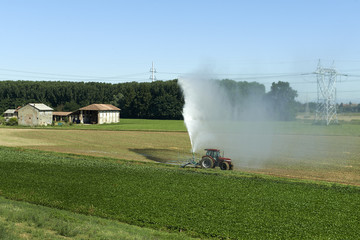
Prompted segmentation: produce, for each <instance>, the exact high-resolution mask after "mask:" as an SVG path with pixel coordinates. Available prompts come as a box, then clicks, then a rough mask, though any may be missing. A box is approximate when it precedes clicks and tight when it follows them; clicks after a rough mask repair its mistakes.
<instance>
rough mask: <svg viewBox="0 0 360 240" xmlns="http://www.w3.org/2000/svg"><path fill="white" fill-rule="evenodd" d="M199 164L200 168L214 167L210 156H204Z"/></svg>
mask: <svg viewBox="0 0 360 240" xmlns="http://www.w3.org/2000/svg"><path fill="white" fill-rule="evenodd" d="M200 166H201V168H213V167H214V162H213V160H212V159H211V158H209V157H204V158H203V159H201V161H200Z"/></svg>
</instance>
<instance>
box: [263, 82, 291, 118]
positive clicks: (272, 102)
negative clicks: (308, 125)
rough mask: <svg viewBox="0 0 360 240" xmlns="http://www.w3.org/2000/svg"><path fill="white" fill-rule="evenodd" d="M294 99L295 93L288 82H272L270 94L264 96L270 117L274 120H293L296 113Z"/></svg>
mask: <svg viewBox="0 0 360 240" xmlns="http://www.w3.org/2000/svg"><path fill="white" fill-rule="evenodd" d="M296 97H297V91H295V90H294V89H292V88H291V87H290V84H289V83H288V82H281V81H279V82H277V83H275V82H273V83H272V85H271V90H270V92H268V93H267V94H266V100H268V101H267V102H268V104H269V108H268V109H269V110H270V115H271V116H272V117H273V118H274V119H275V120H284V121H290V120H294V119H295V117H296V113H297V109H296V106H297V104H296V101H295V98H296Z"/></svg>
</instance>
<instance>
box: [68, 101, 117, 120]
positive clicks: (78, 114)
mask: <svg viewBox="0 0 360 240" xmlns="http://www.w3.org/2000/svg"><path fill="white" fill-rule="evenodd" d="M71 118H72V119H73V121H76V122H78V123H87V124H103V123H118V122H119V121H120V108H117V107H115V106H113V105H111V104H91V105H89V106H86V107H83V108H80V109H79V110H77V111H75V112H73V113H72V114H71Z"/></svg>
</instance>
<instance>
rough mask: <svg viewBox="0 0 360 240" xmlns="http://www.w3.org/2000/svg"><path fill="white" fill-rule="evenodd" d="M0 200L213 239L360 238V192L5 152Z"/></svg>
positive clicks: (0, 150)
mask: <svg viewBox="0 0 360 240" xmlns="http://www.w3.org/2000/svg"><path fill="white" fill-rule="evenodd" d="M0 194H1V195H3V196H5V197H7V198H11V199H16V200H24V201H28V202H32V203H36V204H41V205H45V206H50V207H56V208H60V209H67V210H70V211H73V212H79V213H84V214H90V215H96V216H100V217H106V218H111V219H116V220H119V221H122V222H126V223H130V224H133V225H138V226H147V227H152V228H156V229H162V230H168V231H184V232H186V233H188V234H189V235H190V236H198V237H216V238H233V239H238V238H243V239H244V238H245V239H246V238H251V239H254V238H261V239H279V238H282V239H290V238H291V239H294V238H299V239H309V238H311V239H314V238H331V239H334V238H343V239H350V238H356V237H357V236H359V229H360V210H359V202H360V189H359V188H358V187H349V186H339V185H333V186H326V185H320V184H310V183H303V182H290V181H286V180H279V179H268V178H266V179H265V178H261V177H257V176H253V177H245V176H240V175H239V176H236V174H235V175H234V174H233V173H229V172H226V173H224V172H218V171H204V170H196V171H194V170H186V169H185V170H184V169H178V168H176V167H167V166H163V165H156V164H145V163H138V162H126V161H115V160H112V159H100V158H94V157H84V156H81V157H79V156H75V155H67V154H54V153H45V152H40V151H30V150H25V151H24V150H21V149H13V148H4V147H0Z"/></svg>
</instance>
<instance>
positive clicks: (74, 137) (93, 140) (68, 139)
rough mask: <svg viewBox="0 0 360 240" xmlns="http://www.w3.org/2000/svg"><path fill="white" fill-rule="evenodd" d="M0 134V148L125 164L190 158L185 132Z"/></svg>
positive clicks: (31, 131)
mask: <svg viewBox="0 0 360 240" xmlns="http://www.w3.org/2000/svg"><path fill="white" fill-rule="evenodd" d="M0 134H1V135H0V144H1V145H3V146H18V147H24V148H29V149H38V150H44V151H54V152H64V153H74V154H82V155H91V156H100V157H112V158H118V159H125V160H140V161H149V160H158V161H161V160H162V161H165V160H166V159H168V158H169V157H170V159H172V160H174V159H177V157H178V156H180V155H184V153H188V154H189V152H190V149H191V148H190V140H189V137H188V134H187V133H185V132H141V131H99V130H95V131H92V130H49V129H9V128H6V129H0ZM156 155H158V156H156ZM152 158H155V159H152ZM163 158H164V159H163Z"/></svg>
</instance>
